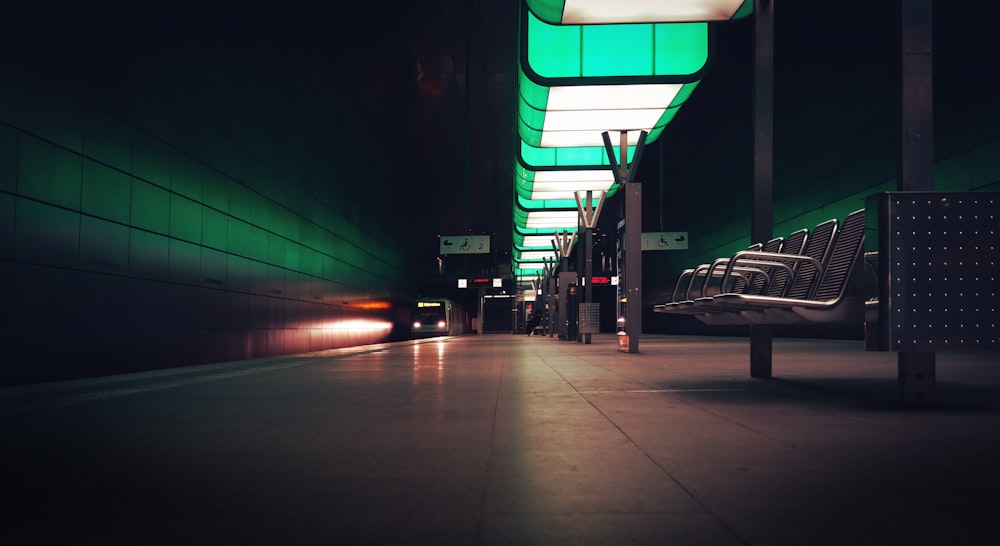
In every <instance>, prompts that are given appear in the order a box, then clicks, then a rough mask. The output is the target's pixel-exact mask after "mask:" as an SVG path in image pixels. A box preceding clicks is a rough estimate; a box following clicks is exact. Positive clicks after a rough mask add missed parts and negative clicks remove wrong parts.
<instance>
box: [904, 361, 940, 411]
mask: <svg viewBox="0 0 1000 546" xmlns="http://www.w3.org/2000/svg"><path fill="white" fill-rule="evenodd" d="M898 359H899V360H898V362H899V368H898V369H899V375H898V380H899V405H900V406H902V407H904V408H926V407H930V406H933V405H934V384H935V382H936V379H935V374H934V363H935V359H934V353H916V352H905V351H900V353H899V354H898Z"/></svg>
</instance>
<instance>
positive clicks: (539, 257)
mask: <svg viewBox="0 0 1000 546" xmlns="http://www.w3.org/2000/svg"><path fill="white" fill-rule="evenodd" d="M546 259H549V260H554V259H556V251H555V250H520V249H517V248H515V249H514V260H515V261H517V262H519V263H532V262H544V261H545V260H546Z"/></svg>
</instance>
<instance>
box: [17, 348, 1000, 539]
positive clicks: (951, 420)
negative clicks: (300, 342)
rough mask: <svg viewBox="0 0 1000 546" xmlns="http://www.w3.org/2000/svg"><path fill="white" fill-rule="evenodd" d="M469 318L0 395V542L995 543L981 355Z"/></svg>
mask: <svg viewBox="0 0 1000 546" xmlns="http://www.w3.org/2000/svg"><path fill="white" fill-rule="evenodd" d="M747 353H748V343H747V341H746V340H745V339H740V338H726V337H679V336H678V337H675V336H644V337H643V338H642V339H641V341H640V353H638V354H628V353H622V352H619V351H618V348H617V343H616V339H615V336H613V335H611V334H602V335H597V336H595V337H594V341H593V343H592V344H591V345H584V344H579V343H574V342H562V341H558V340H556V339H553V338H549V337H539V336H524V335H516V336H515V335H508V334H494V335H478V336H463V337H454V338H436V339H430V340H422V341H417V342H400V343H392V344H385V345H371V346H364V347H356V348H352V349H342V350H335V351H325V352H322V353H311V354H306V355H295V356H290V357H280V358H271V359H262V360H253V361H245V362H230V363H224V364H216V365H206V366H197V367H191V368H183V369H174V370H168V371H159V372H148V373H140V374H131V375H126V376H114V377H106V378H100V379H87V380H77V381H68V382H60V383H50V384H40V385H33V386H24V387H17V388H8V389H3V390H0V434H2V443H0V445H2V448H0V452H2V458H3V464H2V483H3V494H2V495H0V498H2V499H3V500H2V503H3V506H2V512H0V513H2V514H3V519H4V523H3V525H2V526H0V543H3V544H10V545H15V544H16V545H25V544H75V545H78V544H102V545H108V544H130V545H134V544H171V545H176V544H185V545H199V544H234V545H236V544H240V545H245V544H286V545H287V544H324V545H326V544H352V545H353V544H435V545H450V544H461V545H465V544H468V545H494V544H518V545H528V544H544V545H549V544H599V545H612V544H656V545H664V544H671V545H675V544H676V545H713V546H718V545H762V546H763V545H767V546H775V545H786V544H787V545H796V546H801V545H826V544H829V545H837V546H843V545H845V544H850V545H865V544H880V545H882V544H907V545H909V546H912V545H922V544H962V545H977V544H1000V520H998V519H997V518H996V514H998V513H1000V496H998V495H997V493H996V492H997V490H1000V366H998V365H997V362H995V360H996V358H995V354H984V353H939V354H938V363H937V404H936V407H934V408H933V409H921V410H903V409H899V408H898V407H897V403H896V358H895V356H896V355H895V354H894V353H871V352H865V351H864V349H863V346H862V342H860V341H844V340H833V341H831V340H808V339H776V340H775V342H774V367H773V370H774V377H773V378H771V379H753V378H750V376H749V363H748V356H747Z"/></svg>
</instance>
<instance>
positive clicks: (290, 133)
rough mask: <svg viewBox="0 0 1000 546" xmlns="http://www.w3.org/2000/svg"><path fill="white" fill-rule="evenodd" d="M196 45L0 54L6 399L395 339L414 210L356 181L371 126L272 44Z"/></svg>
mask: <svg viewBox="0 0 1000 546" xmlns="http://www.w3.org/2000/svg"><path fill="white" fill-rule="evenodd" d="M162 30H163V32H164V34H167V33H171V32H179V31H180V29H177V28H173V29H168V28H164V29H162ZM185 36H186V39H185V40H184V41H177V40H173V41H170V42H167V41H165V40H164V38H165V37H166V36H158V35H150V36H138V35H137V36H130V39H131V40H133V41H132V42H123V43H122V45H123V47H122V48H121V50H120V51H112V52H105V53H107V54H108V56H107V57H106V58H102V62H101V63H96V62H93V61H92V59H91V58H90V57H88V56H87V55H88V54H93V53H94V51H91V50H87V51H86V53H81V54H80V56H79V58H78V57H75V56H73V54H72V53H66V52H59V54H58V55H57V56H56V55H51V54H47V53H46V52H44V51H38V52H36V51H34V50H31V49H30V48H28V47H25V49H23V50H22V51H21V52H20V53H19V55H17V56H14V55H11V54H10V52H9V51H8V52H5V54H3V55H2V56H0V281H2V286H4V287H5V288H6V289H7V292H6V294H5V295H4V297H3V306H4V312H3V313H0V342H2V344H3V347H4V349H3V361H2V362H3V363H2V365H0V385H3V384H12V383H23V382H34V381H42V380H50V379H59V378H66V377H77V376H87V375H95V374H103V373H112V372H125V371H135V370H141V369H148V368H161V367H169V366H180V365H189V364H196V363H204V362H217V361H224V360H235V359H245V358H255V357H263V356H273V355H280V354H288V353H298V352H305V351H311V350H319V349H327V348H333V347H340V346H347V345H357V344H363V343H372V342H377V341H382V340H385V339H387V338H389V337H390V335H391V326H392V322H393V311H392V310H391V309H387V308H386V304H388V303H390V302H398V301H403V300H405V299H408V297H409V294H408V293H407V292H406V288H405V277H404V275H403V271H402V269H403V266H402V265H401V264H402V263H404V262H405V259H406V257H405V255H404V254H402V252H403V251H402V250H401V249H399V248H397V247H396V246H395V245H394V243H393V242H392V241H393V237H392V236H391V234H392V233H393V230H394V226H392V225H390V224H387V223H386V219H387V218H392V217H394V216H395V215H398V214H399V212H400V208H399V207H400V205H398V204H395V203H393V202H392V201H391V200H389V199H387V198H386V197H385V196H384V195H381V196H372V195H370V194H369V195H366V194H365V193H364V192H363V191H362V190H361V189H359V184H357V181H356V180H352V179H351V178H350V177H349V175H348V173H347V172H346V170H344V169H343V165H345V164H350V163H352V162H356V161H364V162H369V163H371V162H373V159H374V158H373V156H372V154H375V153H376V152H374V151H366V148H365V147H364V146H363V142H364V141H370V140H372V139H374V135H375V134H376V130H375V128H372V127H370V126H369V125H368V123H367V122H366V121H365V120H364V119H363V118H362V117H361V116H360V114H358V113H357V109H356V108H353V107H352V106H351V104H350V102H349V98H348V96H347V94H346V93H345V92H344V90H343V89H340V88H338V87H337V85H330V86H329V87H327V88H326V89H324V91H325V92H326V94H320V93H316V94H314V95H310V94H308V93H305V92H304V91H303V90H304V89H305V88H307V87H308V86H307V85H306V83H307V82H305V81H303V77H302V76H301V72H300V71H299V70H298V67H296V66H294V63H290V62H289V60H288V59H287V58H282V57H281V56H280V55H278V52H277V50H276V49H275V48H274V46H273V44H270V43H269V42H268V41H267V40H266V39H260V37H253V38H254V39H248V40H247V41H246V42H245V43H239V44H238V45H237V44H226V43H222V41H220V42H213V41H212V39H211V38H212V37H211V35H210V34H207V35H206V34H198V33H193V34H192V33H188V34H187V35H185ZM245 37H247V38H249V36H245ZM230 38H232V35H230ZM125 46H130V47H132V48H134V49H133V50H130V49H129V47H125ZM348 133H350V134H353V135H355V136H356V135H361V136H365V135H368V137H370V138H368V139H364V138H363V139H361V141H358V140H357V139H355V138H345V136H344V135H345V134H348ZM390 163H391V162H385V161H383V162H382V163H381V165H383V166H385V165H389V164H390ZM366 177H367V179H366V182H367V183H368V184H371V183H384V182H388V181H390V180H394V179H397V178H398V177H399V173H395V172H392V171H391V166H389V167H383V169H382V170H379V171H371V172H368V173H366ZM369 193H370V192H369Z"/></svg>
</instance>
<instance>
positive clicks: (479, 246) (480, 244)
mask: <svg viewBox="0 0 1000 546" xmlns="http://www.w3.org/2000/svg"><path fill="white" fill-rule="evenodd" d="M489 253H490V236H489V235H447V236H445V235H442V236H441V254H489Z"/></svg>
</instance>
